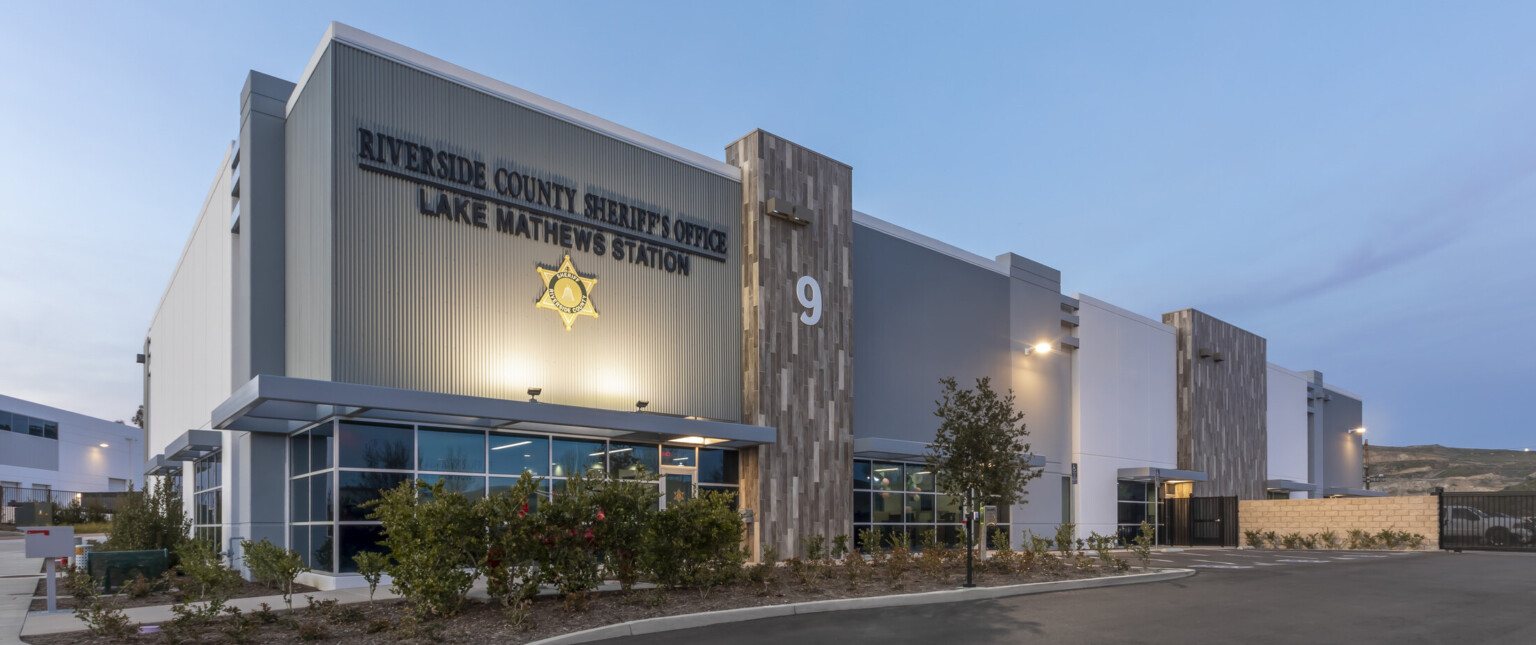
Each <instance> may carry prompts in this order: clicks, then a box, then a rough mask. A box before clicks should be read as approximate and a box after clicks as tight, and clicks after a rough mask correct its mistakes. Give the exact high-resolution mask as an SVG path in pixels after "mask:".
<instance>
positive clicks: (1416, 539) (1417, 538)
mask: <svg viewBox="0 0 1536 645" xmlns="http://www.w3.org/2000/svg"><path fill="white" fill-rule="evenodd" d="M1423 546H1424V536H1422V535H1419V534H1418V533H1412V534H1409V535H1408V548H1410V549H1413V550H1415V551H1417V550H1418V549H1420V548H1423Z"/></svg>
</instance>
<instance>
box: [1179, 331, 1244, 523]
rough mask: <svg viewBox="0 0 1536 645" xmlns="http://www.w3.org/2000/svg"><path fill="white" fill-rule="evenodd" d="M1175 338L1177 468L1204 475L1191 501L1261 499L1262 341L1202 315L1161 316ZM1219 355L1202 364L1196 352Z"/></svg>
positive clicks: (1206, 359)
mask: <svg viewBox="0 0 1536 645" xmlns="http://www.w3.org/2000/svg"><path fill="white" fill-rule="evenodd" d="M1163 322H1164V323H1165V324H1167V325H1170V326H1172V327H1174V328H1175V329H1177V330H1178V332H1179V348H1178V384H1179V389H1178V415H1179V422H1178V423H1179V425H1178V438H1179V447H1178V462H1179V468H1183V469H1190V470H1198V471H1201V472H1204V473H1206V475H1207V477H1208V481H1205V482H1195V484H1194V487H1193V493H1194V495H1196V496H1209V495H1222V496H1225V495H1236V496H1237V497H1238V498H1239V499H1263V498H1264V496H1265V492H1264V478H1265V474H1266V472H1267V464H1268V452H1269V438H1268V434H1267V429H1266V426H1267V424H1268V406H1269V392H1268V389H1267V385H1266V379H1267V377H1268V365H1269V363H1268V360H1267V354H1266V341H1265V340H1264V338H1262V337H1260V336H1257V335H1255V334H1253V333H1250V332H1248V331H1245V330H1243V329H1241V328H1238V327H1236V326H1233V325H1230V324H1227V323H1225V322H1222V321H1221V320H1218V319H1216V318H1214V317H1212V316H1210V315H1208V314H1206V313H1204V312H1201V311H1197V310H1195V309H1184V310H1181V311H1175V312H1171V313H1166V314H1163ZM1201 349H1208V350H1210V351H1212V352H1220V353H1221V354H1222V355H1223V358H1224V360H1222V361H1221V362H1217V361H1216V360H1215V357H1214V355H1213V356H1211V357H1209V358H1200V350H1201Z"/></svg>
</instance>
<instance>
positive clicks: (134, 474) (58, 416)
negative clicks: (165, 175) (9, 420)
mask: <svg viewBox="0 0 1536 645" xmlns="http://www.w3.org/2000/svg"><path fill="white" fill-rule="evenodd" d="M0 410H4V411H6V412H11V413H14V414H25V415H27V416H29V417H37V418H41V419H47V420H49V421H54V422H57V423H58V424H59V438H58V439H56V440H55V439H44V438H42V437H33V436H30V435H26V434H17V433H14V432H5V433H0V450H5V451H7V452H13V451H18V450H44V451H49V452H57V454H58V466H59V467H58V470H51V469H46V468H29V467H25V466H15V465H0V482H15V483H17V484H19V485H20V487H21V488H33V487H35V486H38V485H43V486H48V487H50V488H52V489H53V490H55V491H75V492H84V493H97V492H110V491H113V490H120V489H121V488H122V487H123V485H124V484H126V483H129V482H131V483H132V484H133V486H134V487H135V488H138V487H141V486H142V485H143V481H144V475H143V473H144V431H143V430H140V429H139V428H136V427H134V426H131V425H123V424H120V423H115V422H112V421H106V420H104V419H98V418H96V417H89V416H86V415H83V414H76V413H74V412H70V411H68V410H60V409H58V408H51V407H48V406H46V405H41V404H38V403H33V402H31V401H24V400H21V399H17V398H13V397H9V396H4V395H0ZM22 444H25V445H24V446H23V445H22ZM101 444H107V447H106V448H103V447H101ZM13 461H14V460H13ZM114 479H115V480H117V482H115V483H114V482H113V481H112V480H114ZM6 485H7V486H9V485H10V484H9V483H7V484H6ZM6 492H7V493H10V491H6Z"/></svg>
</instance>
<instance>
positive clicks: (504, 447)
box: [491, 440, 533, 456]
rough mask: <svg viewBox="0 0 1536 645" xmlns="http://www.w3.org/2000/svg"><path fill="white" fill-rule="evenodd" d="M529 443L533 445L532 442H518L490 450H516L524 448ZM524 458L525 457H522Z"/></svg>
mask: <svg viewBox="0 0 1536 645" xmlns="http://www.w3.org/2000/svg"><path fill="white" fill-rule="evenodd" d="M530 443H533V441H531V440H530V441H519V442H517V443H509V444H507V445H505V446H496V447H495V448H492V449H491V450H506V449H507V448H516V447H518V446H526V445H528V444H530ZM524 456H526V455H524Z"/></svg>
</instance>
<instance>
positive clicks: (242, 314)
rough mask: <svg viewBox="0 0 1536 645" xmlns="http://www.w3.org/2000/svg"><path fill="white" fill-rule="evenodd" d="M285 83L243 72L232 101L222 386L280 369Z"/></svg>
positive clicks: (284, 285)
mask: <svg viewBox="0 0 1536 645" xmlns="http://www.w3.org/2000/svg"><path fill="white" fill-rule="evenodd" d="M292 93H293V83H289V82H288V81H285V80H282V79H280V78H276V77H273V76H268V75H266V74H262V73H261V72H251V73H250V74H249V75H248V76H247V77H246V83H245V89H244V91H242V92H241V97H240V98H241V106H240V150H239V154H240V233H239V235H236V236H234V240H233V242H234V245H235V248H234V249H233V250H232V253H233V262H234V266H233V268H232V270H233V271H234V280H235V287H234V291H235V294H236V296H237V297H236V298H234V300H233V301H232V302H231V309H232V314H231V315H232V316H234V317H235V318H236V322H235V324H234V327H233V329H234V338H233V340H232V347H231V351H232V353H233V356H232V358H231V370H232V373H231V375H230V387H231V388H232V389H233V388H236V387H239V386H240V385H243V384H244V383H245V382H246V381H249V380H250V379H251V377H253V376H256V375H257V374H284V373H285V372H286V371H287V368H286V366H285V365H284V363H285V361H286V360H287V351H286V350H284V349H283V346H284V344H286V342H287V334H286V332H284V328H285V327H286V326H287V316H286V315H285V314H284V313H283V312H284V311H285V310H286V309H287V302H286V297H285V296H284V291H285V290H286V288H287V280H286V278H284V277H283V276H284V274H285V273H286V272H287V265H286V261H285V260H284V255H285V254H286V251H287V249H286V247H287V243H288V240H287V234H286V233H284V230H285V220H284V217H283V209H284V206H285V202H286V201H287V195H286V194H285V191H284V190H283V184H284V182H285V181H286V179H287V173H288V171H287V169H286V168H285V164H286V163H287V158H286V156H285V155H284V154H283V147H284V145H285V144H286V135H285V134H284V132H283V121H284V119H285V118H286V116H287V115H286V109H287V103H288V97H289V96H290V95H291V94H292Z"/></svg>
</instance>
